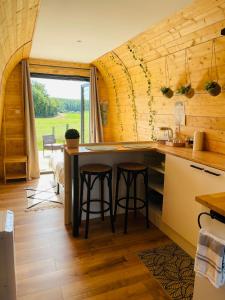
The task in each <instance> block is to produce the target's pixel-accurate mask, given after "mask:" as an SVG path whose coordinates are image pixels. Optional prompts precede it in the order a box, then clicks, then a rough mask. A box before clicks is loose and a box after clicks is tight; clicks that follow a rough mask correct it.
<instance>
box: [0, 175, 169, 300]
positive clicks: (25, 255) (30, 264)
mask: <svg viewBox="0 0 225 300" xmlns="http://www.w3.org/2000/svg"><path fill="white" fill-rule="evenodd" d="M50 179H51V176H50V175H44V176H42V177H41V179H40V180H39V181H38V180H36V181H33V182H28V183H12V184H7V185H0V209H5V208H8V209H11V210H13V211H14V212H15V249H16V250H15V251H16V253H15V256H16V278H17V294H18V300H37V299H38V300H39V299H41V300H73V299H74V300H78V299H90V300H103V299H108V300H111V299H127V298H129V299H131V300H133V299H143V300H144V299H149V300H153V299H157V300H161V299H162V300H163V299H166V300H167V299H170V298H169V297H168V296H167V295H166V293H165V292H164V291H163V289H162V288H161V286H160V285H159V283H158V282H157V281H156V280H155V279H154V278H153V277H152V276H151V274H150V273H149V271H148V270H147V268H146V267H145V266H144V265H143V264H142V263H141V262H140V260H139V259H138V257H137V253H138V252H139V251H143V250H145V249H150V248H154V247H157V246H160V245H163V244H167V243H168V242H170V240H169V239H168V238H167V237H166V236H165V235H164V234H163V233H162V232H160V231H159V230H158V229H157V228H155V227H154V226H153V225H151V227H150V229H148V230H147V229H145V225H144V220H143V218H142V217H141V216H139V217H137V219H135V218H134V217H133V215H131V216H129V226H128V234H127V235H124V234H123V224H122V221H123V220H122V218H121V217H118V222H117V226H116V228H117V230H116V233H115V234H113V233H111V231H110V224H109V220H108V219H107V218H106V220H105V221H104V222H102V221H100V220H91V223H90V237H89V239H88V240H85V239H84V238H83V233H84V232H83V228H82V229H81V236H80V237H79V238H76V239H75V238H73V237H72V234H71V228H66V227H65V226H64V224H63V209H60V208H54V209H48V210H42V211H36V212H25V210H24V209H25V206H26V193H25V190H24V188H25V187H26V186H33V185H37V184H38V183H40V182H48V181H49V180H50Z"/></svg>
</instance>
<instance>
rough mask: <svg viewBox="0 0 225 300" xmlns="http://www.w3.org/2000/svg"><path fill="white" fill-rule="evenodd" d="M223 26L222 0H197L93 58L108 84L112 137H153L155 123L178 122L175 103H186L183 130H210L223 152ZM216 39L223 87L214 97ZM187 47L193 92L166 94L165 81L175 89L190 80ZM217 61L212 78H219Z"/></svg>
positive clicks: (210, 141)
mask: <svg viewBox="0 0 225 300" xmlns="http://www.w3.org/2000/svg"><path fill="white" fill-rule="evenodd" d="M224 27H225V1H224V0H196V1H194V2H193V3H192V4H191V5H190V6H188V7H186V8H185V9H184V10H182V11H180V12H178V13H176V14H175V15H173V16H171V17H170V18H168V19H166V20H164V21H162V22H160V23H159V24H157V25H155V26H154V27H151V28H150V29H148V30H147V31H145V32H143V33H142V34H140V35H138V36H136V37H135V38H133V39H131V40H130V41H128V42H126V43H124V44H123V45H121V46H120V47H118V48H117V49H115V50H113V51H111V52H109V53H107V54H105V55H103V56H102V57H100V58H99V59H97V60H95V61H94V64H95V65H96V66H97V67H98V69H99V71H100V72H101V74H102V76H103V79H104V81H105V83H106V86H107V90H108V101H109V116H108V119H109V126H108V127H107V128H106V130H105V139H106V140H108V141H115V140H116V141H127V140H132V141H134V140H151V139H152V138H154V137H155V136H156V132H157V127H159V126H162V125H164V126H170V127H172V128H173V129H174V128H175V123H174V117H173V110H174V103H175V101H177V100H181V101H183V102H184V103H185V109H186V126H183V127H182V128H181V131H182V133H183V134H184V135H192V134H193V132H194V131H195V130H196V129H202V130H203V131H205V132H206V149H208V150H211V151H216V152H220V153H224V154H225V37H221V36H220V31H221V29H222V28H224ZM213 39H215V49H216V64H217V70H218V76H219V83H220V84H221V86H222V87H223V91H222V93H221V94H220V95H219V96H217V97H212V96H210V95H208V94H207V93H206V91H204V88H203V87H204V83H205V82H206V81H208V80H209V79H211V71H210V70H211V68H210V65H211V56H212V40H213ZM185 52H186V53H187V59H188V66H189V72H188V74H190V80H189V81H190V82H191V84H192V86H193V88H194V89H195V95H194V97H193V98H191V99H188V98H186V97H185V96H178V95H175V96H174V97H173V98H171V99H167V98H165V97H163V96H162V94H161V92H160V87H161V86H162V85H164V84H165V83H166V82H165V81H166V77H165V60H166V57H167V62H168V70H169V82H170V86H171V87H172V89H173V90H177V88H178V87H179V86H180V85H181V84H183V83H185V82H186V75H185V73H186V69H187V68H185ZM215 77H216V76H215V68H214V67H213V75H212V79H216V78H215Z"/></svg>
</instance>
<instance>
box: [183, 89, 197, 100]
mask: <svg viewBox="0 0 225 300" xmlns="http://www.w3.org/2000/svg"><path fill="white" fill-rule="evenodd" d="M194 94H195V90H194V89H193V88H190V89H189V90H188V92H186V93H185V96H186V97H187V98H192V97H193V96H194Z"/></svg>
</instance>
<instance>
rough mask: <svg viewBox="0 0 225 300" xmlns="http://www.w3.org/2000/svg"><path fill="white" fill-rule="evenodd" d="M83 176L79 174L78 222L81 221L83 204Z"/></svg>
mask: <svg viewBox="0 0 225 300" xmlns="http://www.w3.org/2000/svg"><path fill="white" fill-rule="evenodd" d="M84 176H85V175H83V174H80V214H79V224H80V225H81V221H82V206H83V195H84Z"/></svg>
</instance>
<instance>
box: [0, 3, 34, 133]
mask: <svg viewBox="0 0 225 300" xmlns="http://www.w3.org/2000/svg"><path fill="white" fill-rule="evenodd" d="M39 2H40V0H24V1H21V0H7V1H3V0H1V1H0V131H1V124H2V122H1V121H2V113H3V107H4V94H5V86H6V81H7V78H8V77H9V75H10V73H11V72H12V70H13V69H14V67H15V66H16V65H17V64H18V62H20V61H21V60H22V59H23V58H28V57H29V54H30V49H31V42H32V37H33V31H34V26H35V21H36V17H37V13H38V9H39Z"/></svg>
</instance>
